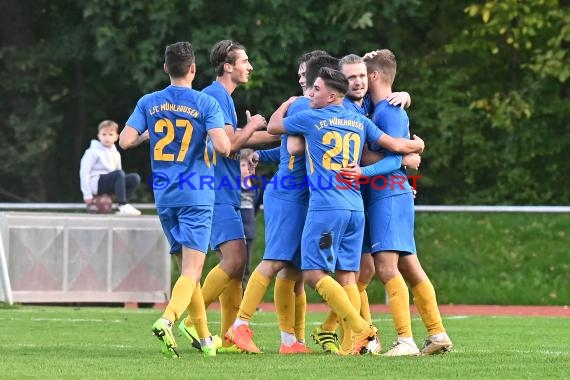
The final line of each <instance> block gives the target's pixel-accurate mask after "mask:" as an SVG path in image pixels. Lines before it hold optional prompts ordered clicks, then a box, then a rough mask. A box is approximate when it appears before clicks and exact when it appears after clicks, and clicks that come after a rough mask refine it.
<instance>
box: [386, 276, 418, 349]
mask: <svg viewBox="0 0 570 380" xmlns="http://www.w3.org/2000/svg"><path fill="white" fill-rule="evenodd" d="M386 292H388V305H389V306H390V312H391V313H392V319H393V320H394V327H395V328H396V332H397V333H398V337H402V338H403V337H411V336H412V319H411V316H410V294H409V293H408V287H407V286H406V281H404V278H403V277H402V276H396V277H394V278H392V279H390V280H389V281H388V282H387V283H386Z"/></svg>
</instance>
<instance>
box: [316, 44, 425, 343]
mask: <svg viewBox="0 0 570 380" xmlns="http://www.w3.org/2000/svg"><path fill="white" fill-rule="evenodd" d="M339 70H340V71H341V72H342V73H343V74H344V76H345V77H346V79H347V80H348V92H347V94H346V97H345V98H344V101H343V105H344V107H345V108H347V109H350V110H353V111H355V112H357V113H360V114H362V115H365V116H367V117H369V116H370V112H371V110H372V109H373V104H372V101H371V100H370V95H369V94H368V77H367V71H366V64H365V63H364V59H363V58H362V57H360V56H358V55H356V54H349V55H347V56H344V57H342V58H341V59H340V61H339ZM387 100H388V102H389V103H390V104H394V105H400V106H402V107H404V106H405V107H408V106H409V105H410V103H411V99H410V95H409V94H408V93H407V92H393V93H391V94H390V96H388V97H387ZM382 158H383V157H382V156H381V155H379V154H377V153H374V152H369V151H368V149H367V145H365V146H364V152H363V156H362V160H363V161H366V162H367V163H369V162H370V161H371V160H373V161H374V162H376V161H378V160H380V161H379V163H378V164H377V165H381V167H380V168H377V169H376V170H377V171H376V174H377V175H378V174H387V173H389V172H391V171H393V170H396V169H398V168H399V167H400V166H401V165H402V156H401V155H392V156H390V157H388V159H386V160H382ZM418 159H419V155H417V154H416V153H410V154H407V155H406V156H404V165H414V167H415V165H417V164H419V163H416V162H415V161H416V160H418ZM368 188H369V185H367V184H361V185H360V191H361V194H362V198H363V200H366V199H367V198H366V195H367V193H368ZM364 206H365V209H366V202H364ZM367 219H368V217H367V213H366V212H365V220H366V222H365V236H364V242H363V248H362V249H363V250H362V256H361V260H360V270H359V273H358V281H357V287H358V291H359V293H360V315H361V316H362V318H364V319H365V320H367V321H369V322H372V316H371V314H370V306H369V303H368V295H367V293H366V287H367V286H368V284H369V282H370V280H371V279H372V277H373V276H374V261H373V260H372V256H371V255H370V248H369V247H370V243H369V239H368V238H367V237H368V236H367V235H368V226H367V224H368V220H367ZM337 319H338V317H337V316H336V314H335V313H334V312H331V313H329V315H328V316H327V318H326V319H325V321H324V322H323V324H322V325H321V326H319V327H316V328H315V329H314V330H313V332H312V334H311V336H312V338H313V340H314V341H315V343H317V344H318V345H319V346H321V347H322V349H323V351H325V352H333V353H334V352H337V351H338V348H337V346H336V340H337V336H336V333H335V330H336V327H337V324H338V322H337ZM342 335H343V337H344V338H345V339H343V342H344V344H345V345H348V344H350V340H349V339H350V336H349V334H346V335H345V334H342Z"/></svg>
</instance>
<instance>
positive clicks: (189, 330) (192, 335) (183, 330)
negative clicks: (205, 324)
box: [178, 318, 221, 351]
mask: <svg viewBox="0 0 570 380" xmlns="http://www.w3.org/2000/svg"><path fill="white" fill-rule="evenodd" d="M185 322H186V318H184V319H183V320H182V321H181V322H180V323H179V324H178V333H179V334H180V336H185V337H186V338H188V339H189V340H190V343H192V347H194V348H195V349H197V350H199V351H200V350H202V345H201V344H200V339H199V338H198V332H197V331H196V327H194V326H192V327H187V326H186V324H185ZM212 338H213V339H214V342H215V341H216V340H215V338H214V337H212ZM218 339H219V340H220V341H221V339H220V338H219V337H218ZM220 343H221V342H220Z"/></svg>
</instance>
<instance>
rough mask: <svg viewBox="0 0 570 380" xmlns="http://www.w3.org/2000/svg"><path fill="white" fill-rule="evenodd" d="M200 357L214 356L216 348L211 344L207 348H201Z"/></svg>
mask: <svg viewBox="0 0 570 380" xmlns="http://www.w3.org/2000/svg"><path fill="white" fill-rule="evenodd" d="M202 355H204V356H206V357H208V356H216V346H215V345H214V344H213V343H212V344H209V345H207V346H204V347H202Z"/></svg>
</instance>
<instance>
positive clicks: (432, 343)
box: [421, 333, 453, 355]
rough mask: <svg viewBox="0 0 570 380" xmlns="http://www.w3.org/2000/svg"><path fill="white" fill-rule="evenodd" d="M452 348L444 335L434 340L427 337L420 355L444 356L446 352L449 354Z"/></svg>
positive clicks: (447, 337)
mask: <svg viewBox="0 0 570 380" xmlns="http://www.w3.org/2000/svg"><path fill="white" fill-rule="evenodd" d="M452 348H453V343H452V342H451V339H449V336H447V334H446V333H444V335H443V336H442V337H441V338H439V339H434V338H433V337H428V338H427V339H426V341H425V343H424V346H423V347H422V350H421V354H422V355H436V354H445V353H446V352H450V351H451V349H452Z"/></svg>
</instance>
